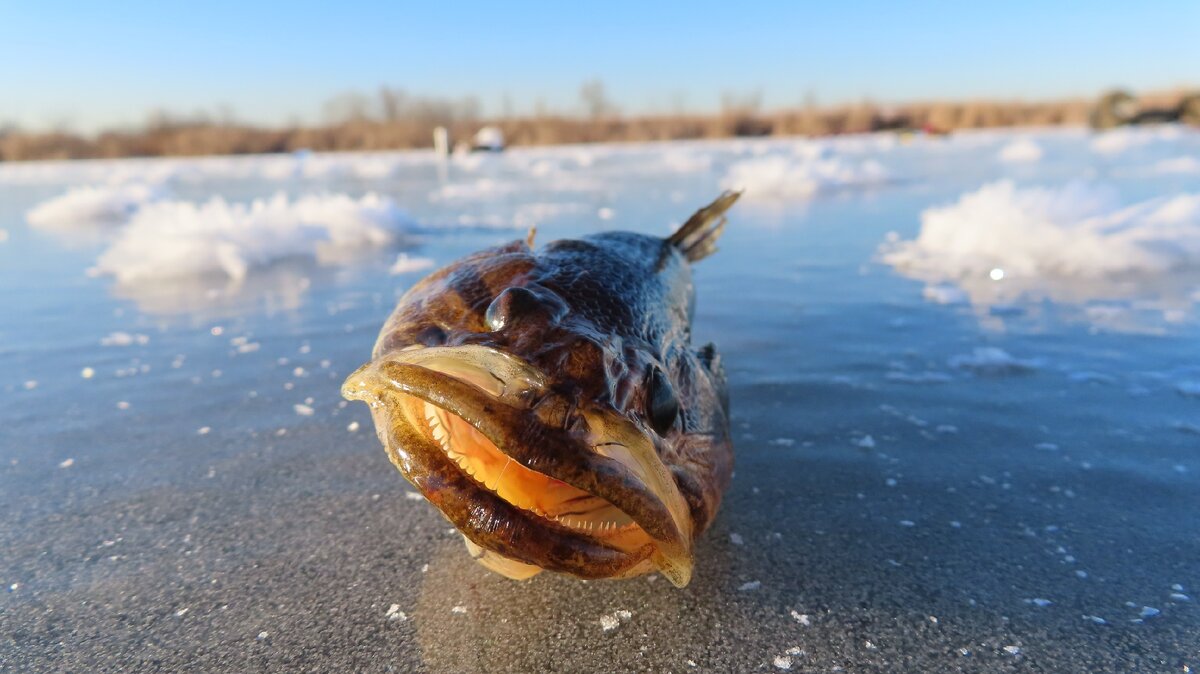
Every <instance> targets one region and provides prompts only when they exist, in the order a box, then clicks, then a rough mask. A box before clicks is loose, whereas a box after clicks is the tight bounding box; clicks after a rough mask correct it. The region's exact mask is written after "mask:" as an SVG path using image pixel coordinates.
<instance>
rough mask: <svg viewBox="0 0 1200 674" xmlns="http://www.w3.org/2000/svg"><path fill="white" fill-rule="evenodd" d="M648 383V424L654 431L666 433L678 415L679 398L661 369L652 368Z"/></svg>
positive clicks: (661, 433) (660, 433)
mask: <svg viewBox="0 0 1200 674" xmlns="http://www.w3.org/2000/svg"><path fill="white" fill-rule="evenodd" d="M649 384H650V391H649V395H648V396H647V407H648V409H647V410H646V413H647V415H648V416H649V417H650V426H651V427H652V428H653V429H654V432H655V433H658V434H659V435H666V434H667V433H668V432H670V430H671V428H672V427H673V426H674V425H675V417H677V416H679V400H678V399H677V398H676V397H675V388H674V387H673V386H671V381H670V380H669V379H667V375H666V374H665V373H664V372H663V371H662V370H661V369H659V368H657V367H656V368H654V370H653V371H652V372H651V373H650V381H649Z"/></svg>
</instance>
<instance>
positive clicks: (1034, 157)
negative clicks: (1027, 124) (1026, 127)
mask: <svg viewBox="0 0 1200 674" xmlns="http://www.w3.org/2000/svg"><path fill="white" fill-rule="evenodd" d="M1042 154H1043V153H1042V146H1041V145H1038V144H1037V143H1035V142H1034V141H1032V140H1030V139H1028V138H1018V139H1017V140H1014V141H1012V142H1011V143H1009V144H1008V145H1005V146H1004V147H1003V148H1001V150H1000V154H999V159H1000V161H1002V162H1006V163H1009V164H1032V163H1034V162H1038V161H1041V159H1042Z"/></svg>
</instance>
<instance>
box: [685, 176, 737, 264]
mask: <svg viewBox="0 0 1200 674" xmlns="http://www.w3.org/2000/svg"><path fill="white" fill-rule="evenodd" d="M740 196H742V192H741V190H737V191H734V190H726V191H725V192H723V193H721V196H719V197H717V198H716V200H715V201H713V202H712V203H711V204H709V205H707V206H705V207H704V208H701V209H700V210H698V211H696V213H695V215H693V216H692V217H690V218H688V221H687V222H685V223H683V226H681V227H680V228H679V229H677V230H675V233H674V234H672V235H671V236H668V237H667V243H670V244H673V245H674V246H675V247H676V248H678V249H679V251H680V252H681V253H683V255H684V257H686V258H687V259H688V261H689V262H695V261H696V260H703V259H704V258H706V257H708V256H709V255H712V254H713V253H714V252H716V250H717V237H719V236H721V232H722V231H724V230H725V223H726V220H725V211H727V210H729V207H730V206H733V203H734V202H735V201H737V200H738V197H740Z"/></svg>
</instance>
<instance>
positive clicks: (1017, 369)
mask: <svg viewBox="0 0 1200 674" xmlns="http://www.w3.org/2000/svg"><path fill="white" fill-rule="evenodd" d="M949 365H950V367H953V368H956V369H959V370H967V371H969V372H972V373H974V374H977V375H982V376H990V377H1003V376H1008V375H1015V374H1025V373H1027V372H1033V371H1034V370H1036V369H1038V368H1039V367H1040V366H1041V363H1040V362H1039V361H1037V360H1024V359H1021V358H1016V357H1014V356H1012V355H1011V354H1009V353H1008V352H1007V351H1005V350H1004V349H1001V348H998V347H994V346H982V347H978V348H976V349H975V350H973V351H972V352H971V353H967V354H962V355H958V356H954V357H953V358H951V359H950V360H949Z"/></svg>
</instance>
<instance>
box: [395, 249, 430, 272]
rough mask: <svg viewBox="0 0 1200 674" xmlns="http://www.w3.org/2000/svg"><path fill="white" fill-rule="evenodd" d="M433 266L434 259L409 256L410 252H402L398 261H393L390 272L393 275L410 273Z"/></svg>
mask: <svg viewBox="0 0 1200 674" xmlns="http://www.w3.org/2000/svg"><path fill="white" fill-rule="evenodd" d="M433 266H434V261H433V260H432V259H430V258H427V257H409V255H408V253H400V255H399V257H397V258H396V261H395V262H393V263H392V266H391V267H390V268H389V269H388V273H389V274H392V275H396V274H408V273H411V272H418V271H422V270H425V269H430V268H431V267H433Z"/></svg>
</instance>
